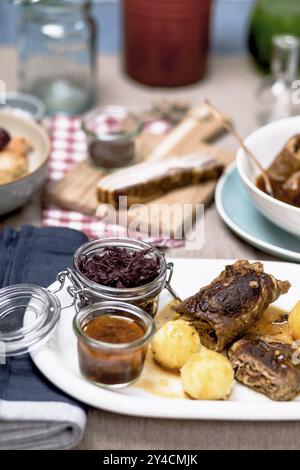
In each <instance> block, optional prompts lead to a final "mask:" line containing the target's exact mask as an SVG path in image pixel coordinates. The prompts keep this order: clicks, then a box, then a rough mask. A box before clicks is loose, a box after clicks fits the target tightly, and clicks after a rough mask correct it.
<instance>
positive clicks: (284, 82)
mask: <svg viewBox="0 0 300 470" xmlns="http://www.w3.org/2000/svg"><path fill="white" fill-rule="evenodd" d="M272 44H273V56H272V62H271V75H270V76H269V77H267V78H266V79H265V80H264V81H263V82H262V84H261V86H260V87H259V89H258V90H257V97H256V98H257V119H258V121H259V122H260V124H266V123H268V122H271V121H275V120H277V119H283V118H286V117H289V116H293V115H297V114H300V106H299V104H298V103H297V100H295V99H294V96H293V95H294V93H295V88H294V87H293V85H294V82H295V80H296V78H297V71H298V61H299V39H298V38H297V37H295V36H286V35H283V36H274V37H273V38H272Z"/></svg>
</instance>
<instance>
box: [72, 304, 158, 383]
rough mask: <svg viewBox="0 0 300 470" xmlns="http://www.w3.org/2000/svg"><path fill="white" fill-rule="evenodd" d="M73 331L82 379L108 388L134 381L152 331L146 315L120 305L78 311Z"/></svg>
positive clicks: (94, 305)
mask: <svg viewBox="0 0 300 470" xmlns="http://www.w3.org/2000/svg"><path fill="white" fill-rule="evenodd" d="M73 328H74V331H75V334H76V336H77V345H78V359H79V367H80V370H81V373H82V375H83V376H84V377H86V378H87V379H88V380H90V381H91V382H94V383H95V384H97V385H101V386H105V387H109V388H111V387H112V388H119V387H125V386H127V385H130V384H131V383H133V382H134V381H135V380H137V378H138V377H139V376H140V374H141V372H142V369H143V366H144V361H145V356H146V352H147V347H148V344H149V342H150V341H151V339H152V336H153V334H154V331H155V325H154V321H153V319H152V317H151V316H150V315H149V314H148V313H146V312H145V311H143V310H142V309H140V308H138V307H136V306H134V305H130V304H126V303H124V302H99V303H96V304H92V305H88V306H87V307H85V308H83V309H81V310H80V311H79V312H78V313H77V314H76V316H75V318H74V321H73Z"/></svg>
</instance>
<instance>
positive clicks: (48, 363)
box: [31, 259, 300, 421]
mask: <svg viewBox="0 0 300 470" xmlns="http://www.w3.org/2000/svg"><path fill="white" fill-rule="evenodd" d="M168 261H173V262H174V276H173V279H172V285H173V287H174V289H175V291H177V292H178V294H179V295H180V296H181V297H182V298H186V297H188V296H190V295H192V294H194V293H195V292H197V290H199V288H200V287H202V286H204V285H206V284H208V283H210V282H211V280H212V279H213V278H214V277H216V276H217V275H218V274H219V273H220V272H221V271H222V270H223V269H224V266H225V265H226V264H230V263H231V262H232V261H231V260H205V259H174V260H169V259H168ZM264 266H265V270H266V272H269V273H271V274H274V275H275V276H276V277H277V278H279V279H281V280H285V279H287V280H289V281H290V282H291V284H292V287H291V289H290V291H289V292H288V294H286V295H283V296H282V297H281V298H280V299H278V301H277V302H276V303H275V305H276V306H278V307H280V308H283V309H285V310H290V309H291V308H292V307H293V305H294V304H295V303H296V301H298V300H300V265H299V264H292V263H281V262H267V261H266V262H264ZM51 288H54V285H52V286H50V289H51ZM60 298H61V303H62V305H66V304H68V303H69V302H70V299H69V298H68V295H67V294H66V292H62V293H61V294H60ZM169 300H170V297H169V294H168V293H167V292H166V291H164V292H163V294H162V295H161V301H160V306H163V305H164V304H166V303H167V302H168V301H169ZM74 313H75V311H74V309H73V308H72V309H67V310H63V312H62V316H61V320H60V323H59V326H58V328H57V330H56V332H55V333H54V335H53V336H52V338H51V340H50V341H49V342H48V343H47V344H46V345H44V346H43V347H41V348H40V349H38V350H37V351H34V352H32V353H31V355H32V358H33V361H34V362H35V364H36V365H37V367H38V368H39V369H40V371H41V372H42V373H43V374H44V375H45V376H46V377H47V378H48V379H49V380H50V381H51V382H52V383H53V384H55V385H56V386H57V387H59V388H60V389H61V390H63V391H64V392H66V393H68V394H69V395H71V396H73V397H75V398H77V399H78V400H80V401H82V402H84V403H87V404H88V405H91V406H94V407H95V408H100V409H104V410H108V411H112V412H117V413H124V414H129V415H134V416H148V417H157V418H182V419H213V420H251V421H255V420H273V421H276V420H299V419H300V405H299V400H300V397H299V398H296V399H295V400H293V401H290V402H275V401H272V400H270V399H269V398H267V397H265V396H264V395H262V394H260V393H256V392H254V391H252V390H251V389H249V388H247V387H245V386H243V385H240V384H238V383H235V385H234V388H233V392H232V394H231V396H230V399H229V400H227V401H197V400H187V399H178V398H165V397H160V396H157V395H153V394H151V393H149V392H146V391H144V390H143V389H141V388H139V387H135V386H131V387H128V388H126V389H123V390H115V391H111V390H107V389H104V388H100V387H97V386H96V385H94V384H92V383H89V382H88V381H86V380H85V379H84V378H83V377H82V376H81V374H80V371H79V367H78V359H77V346H76V337H75V335H74V333H73V330H72V320H73V317H74Z"/></svg>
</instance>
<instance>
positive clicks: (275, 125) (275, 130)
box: [236, 116, 300, 237]
mask: <svg viewBox="0 0 300 470" xmlns="http://www.w3.org/2000/svg"><path fill="white" fill-rule="evenodd" d="M299 133H300V116H296V117H291V118H287V119H282V120H280V121H275V122H272V123H271V124H268V125H267V126H264V127H261V128H259V129H257V130H256V131H254V132H253V133H252V134H250V135H249V137H247V139H246V140H245V144H246V145H247V147H249V149H250V150H252V151H253V153H254V154H255V155H256V157H257V158H258V159H259V161H260V162H261V164H262V165H263V167H265V168H267V167H268V166H269V165H270V163H271V162H272V161H273V160H274V158H275V157H276V155H277V154H278V153H279V152H280V151H281V149H282V148H283V146H284V145H285V144H286V142H287V141H288V139H289V138H290V137H292V136H294V135H295V134H299ZM236 162H237V169H238V172H239V175H240V177H241V179H242V181H243V184H244V187H245V189H246V191H247V193H248V194H249V196H250V198H251V199H252V201H253V203H254V204H255V206H256V207H257V209H258V210H259V211H260V212H261V213H262V214H263V215H264V216H265V217H267V219H269V220H270V221H271V222H273V223H274V224H276V225H278V226H279V227H281V228H282V229H284V230H286V231H287V232H290V233H292V234H294V235H296V236H298V237H300V208H298V207H294V206H291V205H290V204H286V203H284V202H281V201H278V200H277V199H274V198H273V197H271V196H269V195H268V194H266V193H264V192H263V191H261V190H260V189H258V188H257V187H256V186H255V180H256V177H257V176H258V175H259V174H260V171H259V169H258V168H257V166H256V165H255V163H254V162H252V160H251V158H250V157H249V156H248V155H246V154H245V152H244V151H243V149H241V148H240V149H239V150H238V152H237V158H236Z"/></svg>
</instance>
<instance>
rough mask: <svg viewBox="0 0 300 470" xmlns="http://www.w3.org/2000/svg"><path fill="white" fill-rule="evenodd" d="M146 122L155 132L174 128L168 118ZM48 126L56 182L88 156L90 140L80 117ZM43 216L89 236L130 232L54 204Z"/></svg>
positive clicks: (47, 222)
mask: <svg viewBox="0 0 300 470" xmlns="http://www.w3.org/2000/svg"><path fill="white" fill-rule="evenodd" d="M146 126H147V128H148V130H150V131H151V132H152V133H154V134H165V133H167V132H168V131H169V130H170V129H171V126H170V125H169V124H168V123H167V122H165V121H151V122H148V123H147V124H146ZM47 128H48V131H49V134H50V139H51V143H52V150H51V156H50V162H49V175H48V182H53V181H58V180H60V179H61V178H63V177H64V175H65V174H66V173H67V172H68V171H69V170H70V169H71V168H72V166H73V165H75V164H76V163H78V162H80V161H82V160H84V159H85V158H86V155H87V144H86V137H85V134H84V132H83V131H82V130H81V128H80V118H79V117H69V116H64V115H58V116H55V117H53V118H51V119H50V120H48V122H47ZM42 218H43V225H44V226H48V227H50V226H51V227H69V228H73V229H76V230H80V231H82V232H84V233H85V234H86V235H87V236H88V238H98V237H101V236H128V235H129V234H128V233H127V229H126V228H125V227H123V226H120V225H108V224H107V223H105V222H104V221H103V220H101V219H99V218H97V217H93V216H88V215H85V214H81V213H80V212H74V211H69V210H64V209H61V208H59V207H56V206H54V205H47V206H45V207H44V208H43V214H42ZM130 236H135V237H136V238H143V239H144V240H147V241H149V242H151V243H153V244H155V245H156V246H160V247H172V248H174V247H177V246H182V245H183V241H181V240H170V239H162V238H160V239H151V238H148V237H147V236H142V235H141V234H140V233H138V232H136V233H135V234H132V233H130Z"/></svg>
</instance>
